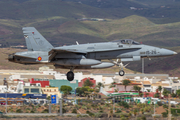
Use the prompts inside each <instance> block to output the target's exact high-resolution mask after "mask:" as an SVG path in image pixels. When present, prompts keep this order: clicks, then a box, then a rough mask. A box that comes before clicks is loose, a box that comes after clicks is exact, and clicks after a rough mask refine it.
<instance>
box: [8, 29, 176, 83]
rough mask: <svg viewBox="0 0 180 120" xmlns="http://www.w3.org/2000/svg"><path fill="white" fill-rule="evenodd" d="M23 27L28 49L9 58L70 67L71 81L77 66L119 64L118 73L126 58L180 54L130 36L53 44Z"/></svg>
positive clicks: (91, 67) (94, 67) (35, 32)
mask: <svg viewBox="0 0 180 120" xmlns="http://www.w3.org/2000/svg"><path fill="white" fill-rule="evenodd" d="M22 30H23V33H24V37H25V40H26V45H27V49H28V51H24V52H16V53H13V54H10V55H9V57H8V60H9V61H11V62H15V63H20V64H25V65H30V64H52V65H54V66H55V68H65V69H70V71H69V72H67V74H66V75H67V79H68V80H69V81H72V80H73V79H74V73H73V71H74V69H100V68H109V67H112V66H114V65H117V66H119V67H120V71H119V75H120V76H124V74H125V72H124V70H123V68H124V67H125V65H123V63H122V62H124V61H138V60H141V58H151V57H165V56H171V55H174V54H177V53H176V52H174V51H171V50H167V49H164V48H158V47H153V46H149V45H144V44H140V43H139V42H136V41H134V40H131V39H122V40H115V41H111V42H101V43H88V44H79V43H78V42H76V43H77V44H75V45H69V46H61V47H53V46H52V45H51V44H50V43H49V42H48V41H47V40H46V39H45V38H44V37H43V36H42V35H41V34H40V33H39V32H38V31H37V30H36V29H35V28H34V27H23V28H22ZM116 59H117V60H116ZM102 60H106V61H107V60H108V61H109V62H103V61H102Z"/></svg>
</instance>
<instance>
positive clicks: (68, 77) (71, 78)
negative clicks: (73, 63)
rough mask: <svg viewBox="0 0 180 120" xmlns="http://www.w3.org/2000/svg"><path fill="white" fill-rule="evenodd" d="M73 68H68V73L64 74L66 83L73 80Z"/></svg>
mask: <svg viewBox="0 0 180 120" xmlns="http://www.w3.org/2000/svg"><path fill="white" fill-rule="evenodd" d="M73 71H74V67H71V68H70V71H69V72H68V73H67V74H66V76H67V79H68V81H73V80H74V72H73Z"/></svg>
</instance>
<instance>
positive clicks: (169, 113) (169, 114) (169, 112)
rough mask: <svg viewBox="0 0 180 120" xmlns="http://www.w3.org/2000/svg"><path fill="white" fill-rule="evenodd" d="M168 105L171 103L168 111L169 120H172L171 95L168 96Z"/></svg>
mask: <svg viewBox="0 0 180 120" xmlns="http://www.w3.org/2000/svg"><path fill="white" fill-rule="evenodd" d="M168 103H169V107H168V108H169V109H168V120H171V103H170V94H168Z"/></svg>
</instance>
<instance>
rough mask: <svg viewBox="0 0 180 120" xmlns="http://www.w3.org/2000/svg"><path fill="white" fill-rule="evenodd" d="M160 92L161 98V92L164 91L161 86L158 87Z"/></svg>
mask: <svg viewBox="0 0 180 120" xmlns="http://www.w3.org/2000/svg"><path fill="white" fill-rule="evenodd" d="M158 91H159V92H160V95H159V97H160V98H161V91H162V87H161V86H158Z"/></svg>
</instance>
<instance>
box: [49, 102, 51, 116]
mask: <svg viewBox="0 0 180 120" xmlns="http://www.w3.org/2000/svg"><path fill="white" fill-rule="evenodd" d="M49 113H51V101H50V100H49Z"/></svg>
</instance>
